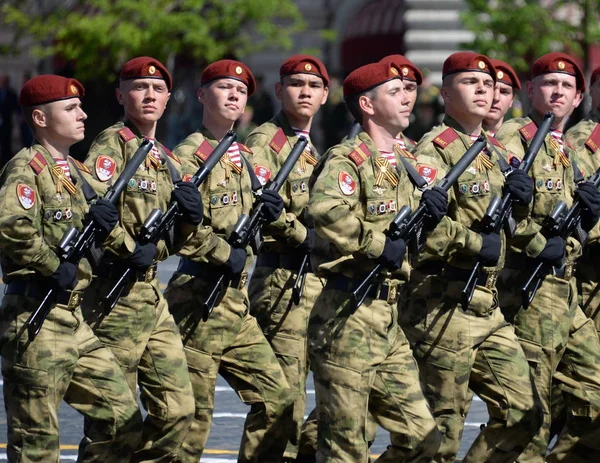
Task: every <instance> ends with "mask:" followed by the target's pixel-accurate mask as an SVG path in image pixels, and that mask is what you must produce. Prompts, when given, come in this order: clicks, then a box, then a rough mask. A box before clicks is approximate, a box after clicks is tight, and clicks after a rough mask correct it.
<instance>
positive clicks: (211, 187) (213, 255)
mask: <svg viewBox="0 0 600 463" xmlns="http://www.w3.org/2000/svg"><path fill="white" fill-rule="evenodd" d="M217 144H218V140H216V139H215V137H214V136H213V135H212V134H211V133H210V132H209V131H208V129H206V128H204V127H201V128H200V129H199V130H198V131H197V132H194V133H193V134H191V135H190V136H188V137H187V138H186V139H185V140H183V141H182V142H181V143H180V144H179V145H177V146H176V147H175V149H174V150H173V151H174V153H175V154H176V155H177V156H178V157H179V158H180V159H181V163H182V166H183V167H182V171H183V174H184V180H186V179H187V178H188V177H191V176H192V175H193V174H195V173H196V171H197V170H198V168H199V167H200V166H201V165H202V163H203V162H204V161H205V160H206V159H208V157H209V156H210V154H211V153H212V151H213V149H214V148H215V147H216V146H217ZM238 145H239V147H240V152H241V154H242V155H244V156H246V155H248V154H251V151H250V150H249V148H247V147H245V146H244V145H242V144H239V143H238ZM231 164H232V161H230V160H229V158H228V156H227V154H225V156H223V158H221V161H220V162H219V163H218V164H217V165H216V166H215V167H214V168H213V170H212V171H211V172H210V174H209V176H208V178H207V179H206V180H205V181H204V183H203V184H202V185H201V187H200V192H201V194H202V201H203V204H204V221H203V223H202V225H200V226H198V227H197V228H196V231H195V232H194V234H193V235H192V237H191V238H190V240H189V241H188V242H187V243H186V245H185V246H184V247H183V248H182V249H181V250H180V251H179V254H180V255H181V256H182V257H186V258H188V259H191V260H194V261H196V262H210V263H213V264H217V265H222V264H224V263H225V262H226V261H227V259H228V258H229V253H230V246H229V244H228V243H227V241H226V239H227V238H228V237H229V235H230V234H231V232H232V230H233V228H234V226H235V224H236V223H237V221H238V219H239V217H240V216H241V215H242V214H249V213H250V211H251V209H252V205H253V203H254V195H253V193H252V183H251V179H250V175H251V174H250V173H249V172H248V167H247V165H246V163H245V162H244V161H243V160H242V165H241V169H240V171H239V173H238V172H237V170H236V168H235V167H233V166H232V165H231ZM236 167H237V166H236ZM238 169H239V168H238ZM247 251H248V257H249V258H248V260H247V262H250V257H251V253H250V248H249V247H248V249H247Z"/></svg>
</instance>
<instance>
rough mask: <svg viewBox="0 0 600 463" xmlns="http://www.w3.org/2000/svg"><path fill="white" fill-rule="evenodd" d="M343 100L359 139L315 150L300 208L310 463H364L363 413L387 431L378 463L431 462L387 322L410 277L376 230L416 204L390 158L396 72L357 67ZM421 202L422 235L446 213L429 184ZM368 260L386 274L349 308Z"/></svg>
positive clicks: (431, 438) (430, 446) (417, 395)
mask: <svg viewBox="0 0 600 463" xmlns="http://www.w3.org/2000/svg"><path fill="white" fill-rule="evenodd" d="M344 98H345V100H346V104H347V105H348V109H349V110H350V112H351V113H352V115H353V116H354V118H355V119H356V120H357V121H359V122H360V123H361V125H362V128H363V130H364V131H363V132H361V133H360V134H359V135H358V136H357V137H355V138H352V139H349V140H346V141H345V142H343V143H341V144H339V145H336V146H334V147H333V148H331V149H330V150H329V151H328V152H327V153H326V154H325V159H326V161H325V163H324V165H323V168H322V170H321V172H320V174H319V176H318V177H317V178H316V179H315V178H314V177H313V179H311V181H314V186H313V187H312V188H313V189H312V190H311V197H310V199H309V203H308V213H309V220H313V221H314V224H315V230H316V232H317V234H318V236H317V237H316V240H315V246H314V248H313V251H312V252H311V260H312V268H313V269H314V271H315V272H316V274H317V275H318V276H322V277H324V278H326V279H327V284H326V285H325V288H324V289H323V291H322V293H321V294H320V295H319V297H318V298H317V300H316V301H315V305H314V307H313V310H312V312H311V315H310V320H309V327H308V347H309V355H310V365H311V369H312V371H313V373H314V377H315V388H316V393H317V417H318V449H317V461H318V462H334V461H366V460H367V458H368V443H367V439H368V432H367V431H366V426H367V415H368V413H371V414H372V416H373V417H374V419H375V420H376V421H377V422H378V423H379V424H380V425H381V426H382V427H383V428H385V429H386V430H388V431H390V433H391V445H390V446H389V447H388V449H387V450H386V451H385V452H384V453H383V455H381V457H380V458H379V459H378V460H377V461H380V462H387V461H389V462H391V461H394V462H397V461H411V462H421V461H430V459H431V458H432V457H433V455H434V454H435V452H436V450H437V447H438V445H439V441H440V434H439V431H438V430H437V429H436V426H435V421H434V420H433V417H432V416H431V412H430V410H429V407H428V405H427V402H426V401H425V398H424V396H423V392H422V390H421V387H420V385H419V379H418V370H417V366H416V363H415V360H414V358H413V356H412V353H411V351H410V347H409V345H408V342H407V340H406V338H405V336H404V333H403V332H402V330H401V329H400V327H399V325H398V322H397V318H398V305H397V301H398V291H399V289H400V287H401V285H402V284H403V283H404V282H405V281H406V280H407V278H408V271H409V268H408V261H407V259H406V258H405V243H404V241H402V240H397V241H392V240H390V239H389V238H386V235H385V233H384V232H385V230H386V229H387V227H388V225H389V224H390V222H391V220H392V219H393V218H394V216H395V215H396V213H397V211H398V209H399V207H400V206H403V205H409V206H412V207H414V206H415V201H414V196H413V186H412V184H411V182H410V180H409V177H408V174H407V171H406V170H405V169H404V168H403V167H402V165H401V160H400V157H399V155H398V154H396V153H395V152H394V146H395V145H396V139H395V137H396V136H397V135H398V133H400V132H402V130H404V129H405V128H406V127H407V126H408V119H409V114H410V111H408V109H407V104H408V100H409V97H408V96H407V94H406V92H405V91H404V84H403V81H402V74H401V70H400V69H399V68H398V67H397V66H396V65H395V64H394V63H391V64H385V63H374V64H369V65H367V66H363V67H361V68H359V69H357V70H355V71H353V72H352V73H351V74H350V75H349V76H348V77H347V78H346V80H345V81H344ZM423 196H424V198H425V203H426V205H427V209H428V211H429V213H430V215H429V216H428V221H427V222H428V225H429V227H430V228H432V227H435V224H436V223H437V221H439V220H440V219H441V217H442V216H443V215H444V214H445V213H446V212H447V209H446V203H447V197H446V195H445V193H444V191H443V190H441V189H439V188H436V189H434V190H430V191H428V192H427V193H424V195H423ZM377 263H380V264H382V265H383V267H384V268H385V271H384V272H383V273H382V274H381V276H380V277H379V279H378V280H377V281H376V284H375V285H374V287H373V289H372V290H371V291H369V293H368V295H367V297H366V298H365V300H364V303H363V304H362V305H361V306H360V307H359V308H358V309H356V310H354V309H355V305H354V303H353V302H352V299H351V292H352V289H353V287H354V283H355V280H359V279H361V277H363V276H365V275H366V273H367V272H368V271H369V270H370V269H372V268H373V267H374V266H375V265H376V264H377Z"/></svg>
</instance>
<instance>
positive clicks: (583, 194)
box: [575, 182, 600, 231]
mask: <svg viewBox="0 0 600 463" xmlns="http://www.w3.org/2000/svg"><path fill="white" fill-rule="evenodd" d="M575 196H578V197H579V198H580V199H581V202H582V203H583V204H584V205H585V207H584V208H582V209H581V226H582V228H583V229H584V230H585V231H590V230H591V229H592V228H594V225H596V222H598V218H600V192H599V191H598V190H597V189H596V187H595V186H594V184H593V183H592V182H583V183H580V184H579V186H578V187H577V189H576V190H575Z"/></svg>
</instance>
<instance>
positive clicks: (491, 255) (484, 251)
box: [479, 233, 502, 266]
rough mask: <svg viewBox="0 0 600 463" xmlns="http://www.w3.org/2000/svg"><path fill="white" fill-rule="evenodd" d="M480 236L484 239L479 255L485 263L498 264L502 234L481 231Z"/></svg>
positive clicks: (489, 264)
mask: <svg viewBox="0 0 600 463" xmlns="http://www.w3.org/2000/svg"><path fill="white" fill-rule="evenodd" d="M479 236H481V238H482V239H483V244H482V245H481V251H479V257H481V260H482V261H483V264H484V265H488V266H491V265H496V264H497V263H498V259H500V252H501V251H502V240H501V239H500V235H499V234H497V233H480V234H479Z"/></svg>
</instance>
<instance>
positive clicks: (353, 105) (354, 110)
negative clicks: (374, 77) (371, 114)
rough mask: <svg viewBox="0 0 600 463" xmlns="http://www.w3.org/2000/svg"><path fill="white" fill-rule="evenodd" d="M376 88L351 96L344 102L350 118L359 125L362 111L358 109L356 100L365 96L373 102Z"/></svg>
mask: <svg viewBox="0 0 600 463" xmlns="http://www.w3.org/2000/svg"><path fill="white" fill-rule="evenodd" d="M377 87H378V86H377ZM377 87H375V88H372V89H370V90H367V91H366V92H362V93H359V94H357V95H352V96H350V97H348V98H346V99H345V100H344V101H345V102H346V107H347V108H348V111H350V114H352V117H354V119H355V120H356V122H358V123H359V124H362V123H363V111H362V109H360V105H359V103H358V100H359V99H360V97H361V96H366V97H368V98H369V99H370V100H374V99H375V98H376V96H377Z"/></svg>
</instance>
